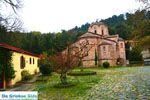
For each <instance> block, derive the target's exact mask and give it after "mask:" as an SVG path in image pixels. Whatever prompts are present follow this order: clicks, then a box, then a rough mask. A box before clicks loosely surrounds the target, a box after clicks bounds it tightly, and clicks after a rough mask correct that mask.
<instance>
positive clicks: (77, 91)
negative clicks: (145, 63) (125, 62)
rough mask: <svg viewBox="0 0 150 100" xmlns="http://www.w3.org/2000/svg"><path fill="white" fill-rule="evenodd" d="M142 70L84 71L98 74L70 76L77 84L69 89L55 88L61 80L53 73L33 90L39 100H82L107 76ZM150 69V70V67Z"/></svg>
mask: <svg viewBox="0 0 150 100" xmlns="http://www.w3.org/2000/svg"><path fill="white" fill-rule="evenodd" d="M142 68H143V67H115V68H108V69H104V68H86V69H84V71H87V72H88V71H96V72H97V74H96V75H89V76H68V77H67V78H68V81H69V82H71V83H73V84H76V85H75V86H73V87H69V88H55V87H54V86H55V85H56V84H59V83H60V79H59V75H58V74H56V73H53V74H52V76H44V80H47V82H45V81H43V82H42V81H38V82H36V83H34V84H33V86H32V88H31V89H32V90H34V91H38V92H39V100H79V99H81V100H82V99H83V98H82V97H84V96H86V95H88V93H89V91H90V90H91V89H92V88H93V87H94V86H96V85H98V84H100V85H101V83H105V81H106V80H105V77H106V76H118V77H120V76H123V75H130V74H132V73H136V72H137V71H138V70H139V69H142ZM148 68H149V69H150V67H148ZM79 70H80V69H74V71H79ZM39 78H41V77H39ZM39 80H42V79H39ZM106 83H107V82H106ZM109 84H111V83H109Z"/></svg>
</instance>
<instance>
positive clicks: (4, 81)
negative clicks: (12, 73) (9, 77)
mask: <svg viewBox="0 0 150 100" xmlns="http://www.w3.org/2000/svg"><path fill="white" fill-rule="evenodd" d="M2 80H3V89H6V80H5V72H4V71H3V79H2Z"/></svg>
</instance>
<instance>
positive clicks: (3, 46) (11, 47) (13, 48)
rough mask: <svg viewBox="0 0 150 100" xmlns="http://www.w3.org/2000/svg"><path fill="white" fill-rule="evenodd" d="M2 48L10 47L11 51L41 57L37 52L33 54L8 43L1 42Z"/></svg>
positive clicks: (0, 46)
mask: <svg viewBox="0 0 150 100" xmlns="http://www.w3.org/2000/svg"><path fill="white" fill-rule="evenodd" d="M0 48H4V49H8V50H10V51H14V52H18V53H23V54H27V55H31V56H35V57H39V56H38V55H36V54H33V53H31V52H28V51H25V50H23V49H21V48H17V47H14V46H11V45H8V44H0Z"/></svg>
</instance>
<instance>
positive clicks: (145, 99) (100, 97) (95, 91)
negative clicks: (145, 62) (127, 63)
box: [82, 67, 150, 100]
mask: <svg viewBox="0 0 150 100" xmlns="http://www.w3.org/2000/svg"><path fill="white" fill-rule="evenodd" d="M133 69H134V70H133ZM118 71H120V70H118ZM116 73H117V72H116ZM82 99H83V98H82ZM84 100H150V67H139V68H138V67H137V68H132V69H130V68H129V69H128V68H127V69H124V72H122V74H114V75H109V74H108V75H106V76H104V77H103V79H102V81H100V82H99V83H98V84H96V85H95V86H94V87H93V88H92V89H91V90H89V91H88V93H87V95H85V97H84Z"/></svg>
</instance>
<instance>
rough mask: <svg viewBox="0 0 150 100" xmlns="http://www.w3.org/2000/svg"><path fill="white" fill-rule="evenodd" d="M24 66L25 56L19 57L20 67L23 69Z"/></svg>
mask: <svg viewBox="0 0 150 100" xmlns="http://www.w3.org/2000/svg"><path fill="white" fill-rule="evenodd" d="M24 67H25V58H24V57H23V56H21V57H20V68H21V69H24Z"/></svg>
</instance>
